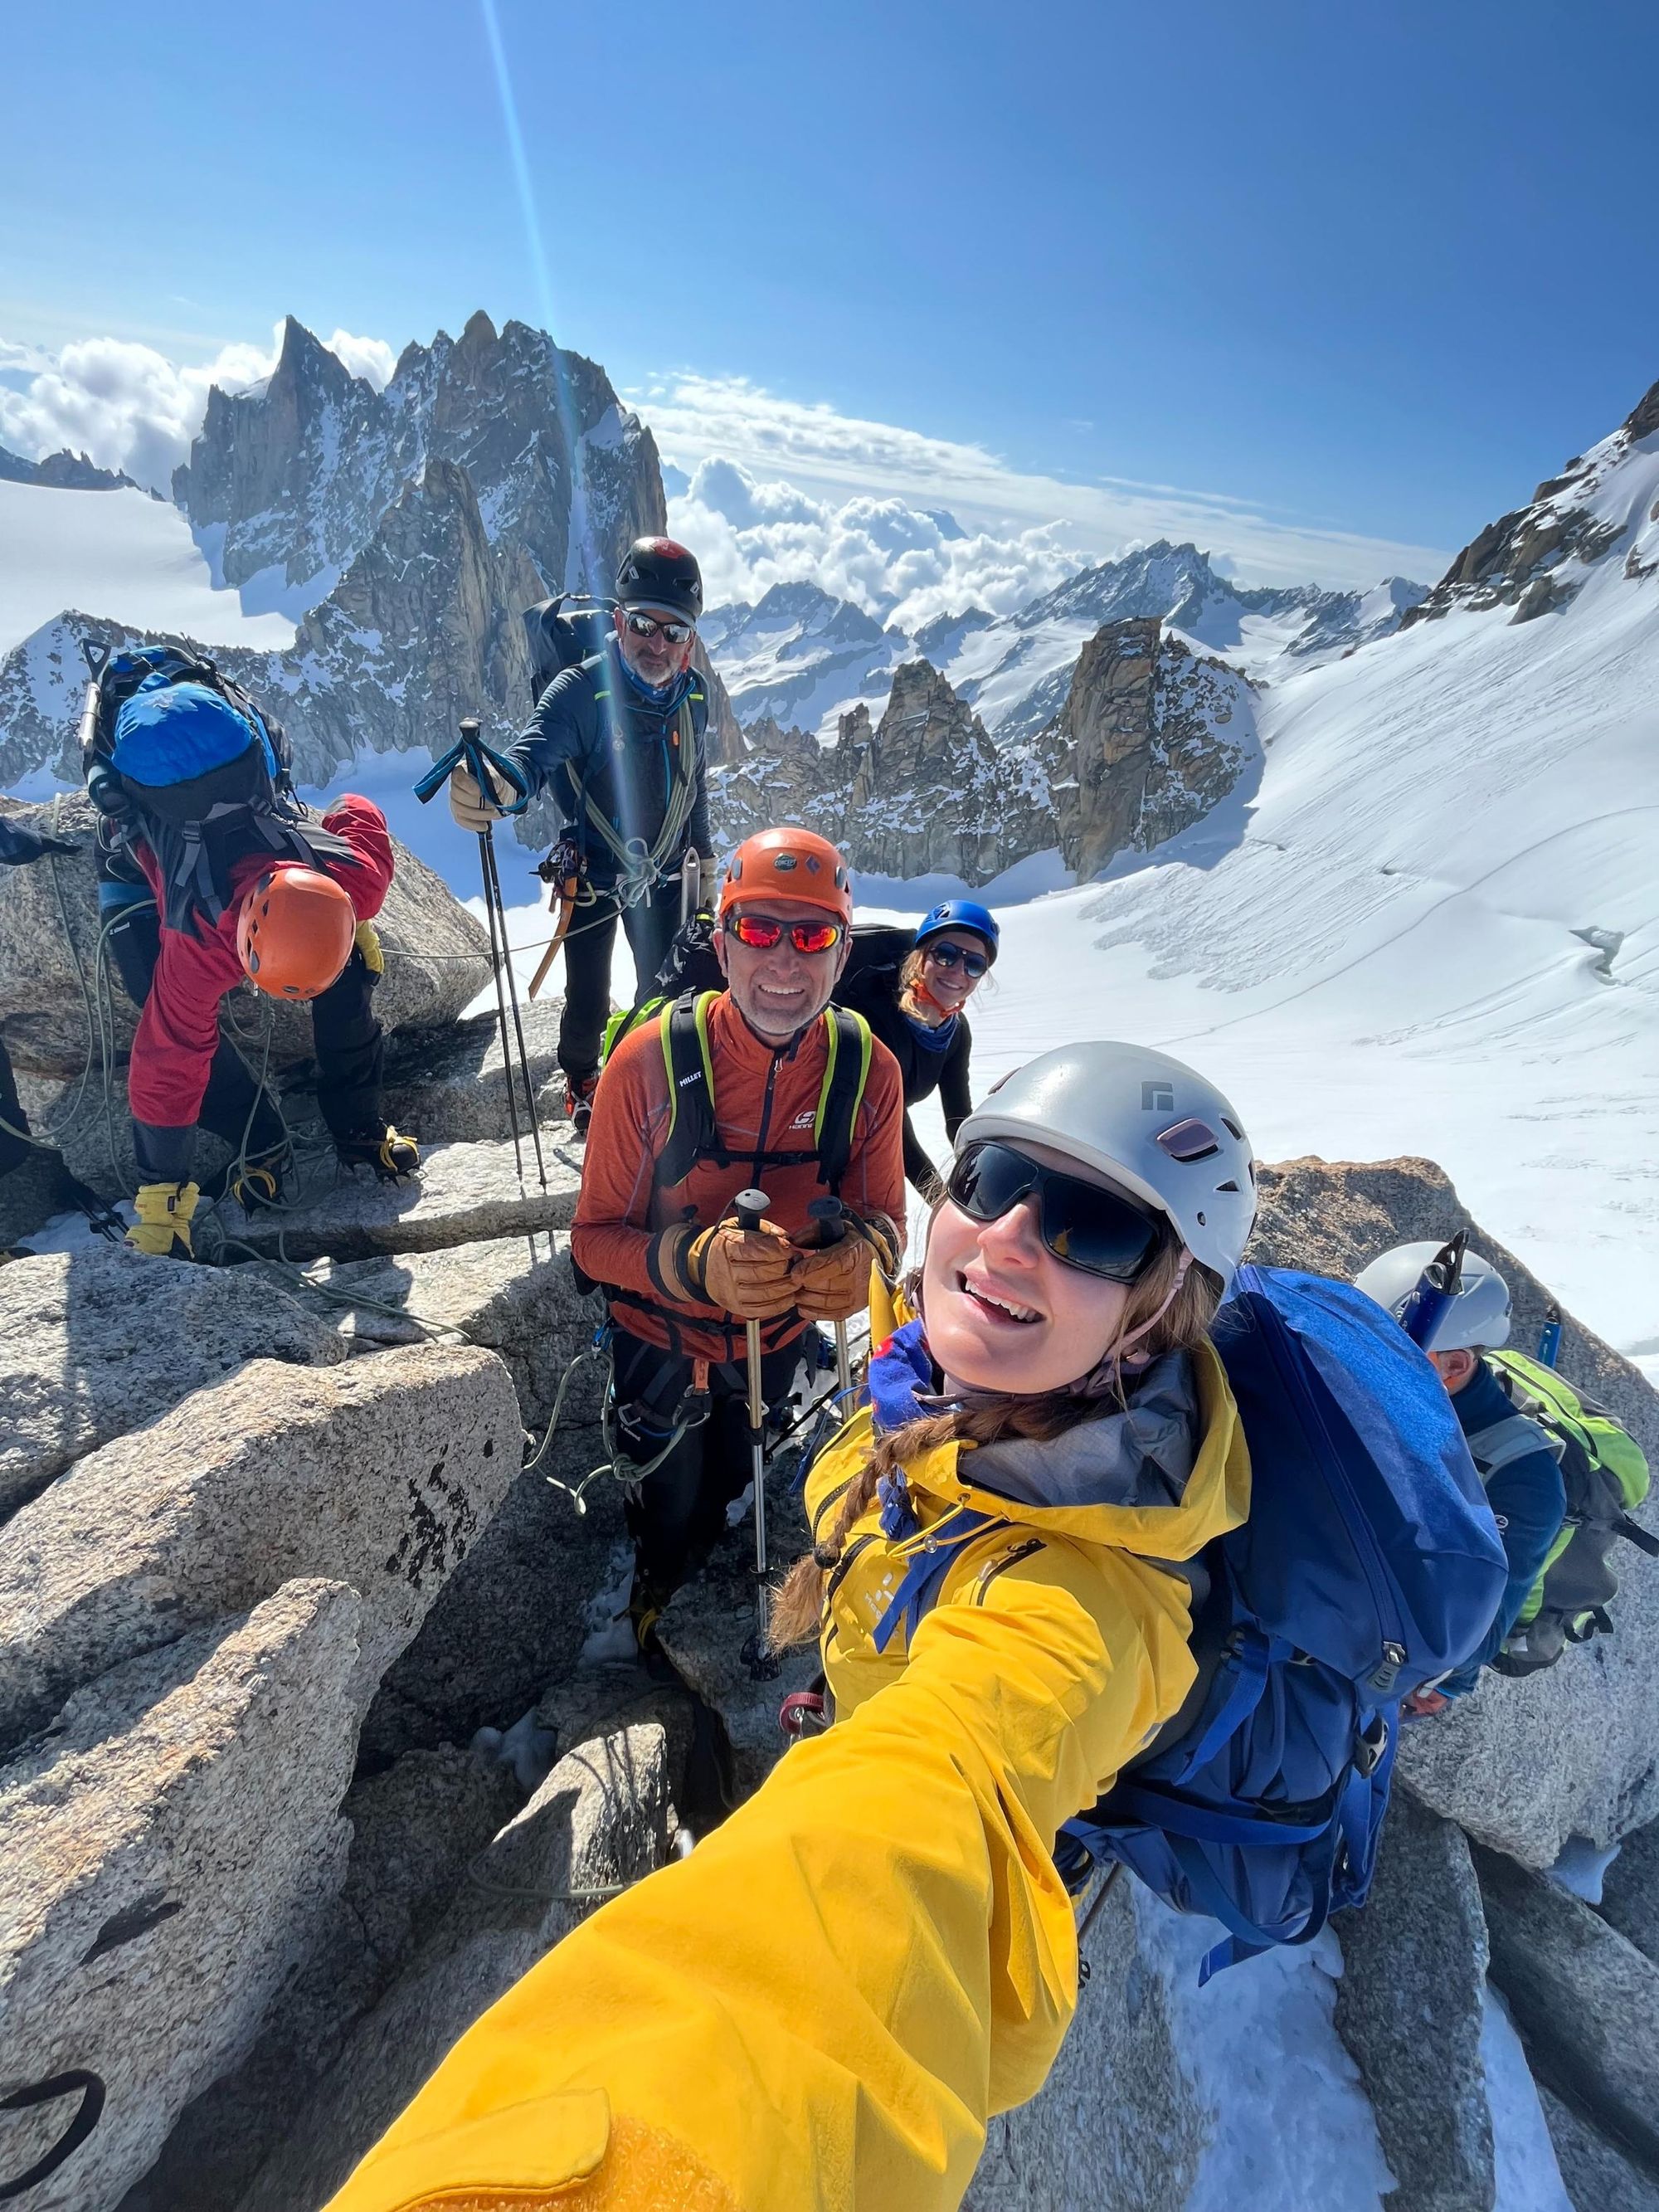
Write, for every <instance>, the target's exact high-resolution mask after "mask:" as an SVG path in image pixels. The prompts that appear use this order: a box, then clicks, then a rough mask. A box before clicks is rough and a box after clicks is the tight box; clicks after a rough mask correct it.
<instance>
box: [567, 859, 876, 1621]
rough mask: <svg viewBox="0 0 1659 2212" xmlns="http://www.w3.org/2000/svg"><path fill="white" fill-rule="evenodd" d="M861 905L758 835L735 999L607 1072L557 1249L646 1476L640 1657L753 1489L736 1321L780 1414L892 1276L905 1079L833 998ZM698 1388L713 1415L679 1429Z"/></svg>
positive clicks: (711, 1000) (825, 872)
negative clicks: (750, 1194)
mask: <svg viewBox="0 0 1659 2212" xmlns="http://www.w3.org/2000/svg"><path fill="white" fill-rule="evenodd" d="M852 914H853V894H852V886H851V882H850V879H849V878H848V871H847V866H846V863H845V862H844V861H843V860H842V857H841V855H840V854H839V853H838V852H836V848H835V847H834V846H833V845H831V844H829V842H828V841H827V840H826V839H824V838H823V837H819V836H815V835H814V834H813V832H812V831H811V830H809V829H793V828H787V829H764V830H762V831H760V832H759V833H758V835H757V836H753V837H750V838H749V839H748V840H746V841H745V842H744V844H742V845H740V846H739V847H738V850H737V852H736V854H734V855H733V856H732V867H731V870H730V872H729V873H728V875H727V878H726V884H725V886H724V889H723V890H722V891H721V895H720V913H719V918H718V919H719V928H718V931H717V935H716V951H717V955H718V957H719V960H720V968H721V971H722V973H723V974H724V975H725V976H726V990H725V991H724V992H723V993H720V994H708V996H707V997H706V998H704V999H702V1000H696V1002H691V1001H689V1000H682V1001H680V1002H679V1006H678V1009H677V1010H674V1011H672V1012H670V1013H666V1014H664V1015H662V1016H661V1017H659V1018H658V1019H656V1020H651V1021H642V1022H641V1023H640V1024H638V1025H637V1026H636V1027H635V1029H633V1030H631V1031H630V1032H629V1034H628V1035H627V1036H625V1037H623V1040H622V1042H620V1043H619V1044H618V1045H617V1048H615V1050H614V1051H613V1053H612V1054H611V1059H610V1060H609V1061H608V1063H607V1064H606V1066H605V1073H604V1074H603V1076H602V1078H601V1079H600V1083H599V1091H598V1093H597V1096H596V1097H595V1100H594V1109H593V1118H592V1124H591V1126H590V1128H589V1132H588V1140H587V1158H586V1164H585V1165H584V1167H583V1170H582V1187H581V1196H580V1200H578V1202H577V1206H576V1218H575V1224H574V1228H573V1230H572V1232H571V1239H570V1249H571V1256H572V1257H573V1259H574V1261H575V1263H576V1265H577V1267H579V1268H580V1269H581V1271H582V1272H583V1273H585V1274H586V1275H588V1276H589V1277H591V1278H592V1280H593V1281H595V1282H597V1283H600V1284H603V1285H604V1286H605V1291H606V1293H607V1296H608V1298H609V1302H610V1307H611V1322H612V1328H613V1351H614V1356H615V1361H616V1369H615V1383H614V1390H615V1401H616V1405H617V1430H618V1432H619V1435H620V1437H621V1440H622V1448H623V1453H624V1455H626V1456H627V1457H628V1458H629V1460H631V1461H632V1462H634V1463H635V1465H637V1466H639V1467H641V1468H649V1470H650V1471H649V1472H648V1473H647V1474H645V1475H644V1476H643V1477H642V1480H641V1483H640V1485H639V1489H638V1493H637V1496H636V1498H635V1501H634V1502H633V1503H632V1504H630V1506H629V1525H630V1528H631V1531H632V1534H633V1536H634V1541H635V1578H634V1591H633V1597H632V1601H631V1604H630V1611H631V1613H632V1615H633V1620H634V1624H635V1632H636V1634H637V1636H638V1638H639V1640H640V1642H641V1646H644V1645H646V1644H648V1643H649V1641H650V1638H651V1634H652V1628H653V1622H654V1620H655V1618H656V1614H657V1613H658V1611H659V1609H660V1607H661V1606H662V1604H663V1603H664V1601H665V1599H666V1598H667V1597H668V1596H669V1595H671V1592H672V1591H673V1590H674V1589H676V1588H677V1587H678V1584H679V1583H681V1582H683V1581H684V1578H685V1576H686V1574H687V1572H688V1571H690V1566H691V1565H692V1564H693V1563H694V1561H695V1559H696V1556H697V1555H698V1553H700V1552H702V1551H703V1550H705V1549H706V1548H707V1547H708V1545H709V1544H710V1543H711V1542H712V1541H713V1540H714V1536H715V1535H716V1534H718V1533H719V1529H720V1521H721V1516H722V1514H723V1512H724V1509H725V1507H726V1504H728V1503H729V1502H730V1500H731V1499H732V1498H735V1497H737V1496H738V1495H739V1494H740V1493H741V1492H742V1489H743V1486H744V1483H745V1482H746V1481H747V1480H748V1479H749V1472H750V1468H749V1458H750V1454H749V1442H748V1427H747V1419H748V1416H747V1408H746V1398H747V1389H748V1383H747V1376H746V1371H745V1368H744V1334H745V1323H746V1322H748V1321H750V1319H754V1320H757V1321H758V1322H760V1324H761V1331H760V1340H761V1346H762V1351H763V1362H762V1386H763V1394H764V1396H765V1398H766V1401H767V1403H768V1405H769V1406H771V1405H776V1404H778V1403H780V1402H781V1401H782V1400H783V1398H784V1397H785V1395H787V1390H788V1387H789V1383H790V1380H791V1378H792V1376H793V1374H794V1370H795V1367H796V1364H797V1362H798V1361H799V1357H800V1348H801V1347H800V1340H801V1336H802V1334H803V1332H804V1331H805V1328H806V1327H807V1325H808V1324H809V1323H810V1322H817V1321H839V1320H844V1319H845V1318H846V1317H847V1316H848V1315H851V1314H854V1313H856V1312H858V1311H859V1310H860V1309H861V1308H862V1307H863V1306H864V1305H865V1304H866V1298H867V1294H868V1285H869V1274H870V1262H871V1259H872V1255H874V1256H875V1257H876V1258H877V1259H878V1260H879V1261H880V1263H881V1265H882V1267H884V1269H885V1270H886V1271H887V1272H889V1273H891V1272H893V1271H894V1270H895V1269H896V1267H897V1264H898V1259H899V1255H900V1252H901V1250H902V1245H903V1238H904V1231H903V1221H904V1161H903V1150H902V1131H903V1121H904V1099H903V1085H902V1079H901V1077H900V1074H899V1070H898V1066H897V1063H896V1061H895V1060H894V1059H893V1056H892V1054H890V1052H889V1051H888V1050H887V1048H886V1047H885V1046H884V1045H882V1044H879V1043H877V1042H874V1040H872V1038H871V1036H870V1035H869V1030H868V1026H867V1024H865V1023H864V1022H863V1021H862V1019H861V1018H860V1017H859V1016H857V1015H852V1014H848V1013H847V1012H844V1011H842V1010H839V1009H831V1008H830V1006H829V999H830V994H831V993H832V992H833V991H834V989H835V987H836V984H837V982H838V981H840V979H841V973H842V969H843V968H844V967H845V965H846V963H847V956H848V950H849V945H850V934H849V933H850V930H851V925H852ZM677 1055H678V1056H677ZM682 1063H684V1066H682ZM860 1077H861V1079H862V1080H861V1082H860V1081H859V1080H858V1079H859V1078H860ZM753 1186H759V1187H761V1188H763V1189H764V1190H765V1191H766V1193H767V1194H768V1196H769V1199H770V1201H771V1204H770V1206H769V1211H768V1214H767V1218H766V1220H765V1222H764V1224H763V1227H762V1229H761V1230H760V1231H759V1232H758V1233H757V1234H745V1233H744V1231H742V1230H740V1229H739V1228H738V1226H737V1224H736V1221H735V1219H734V1218H733V1216H732V1200H733V1199H734V1198H735V1197H736V1195H737V1194H738V1192H739V1191H740V1190H743V1189H744V1188H750V1187H753ZM826 1196H829V1197H836V1198H839V1199H840V1200H842V1207H843V1218H844V1221H845V1225H846V1234H845V1236H844V1237H842V1240H841V1241H840V1242H839V1243H827V1242H825V1241H824V1230H823V1223H822V1221H821V1219H815V1218H814V1217H813V1215H812V1214H811V1212H810V1210H809V1209H810V1208H811V1205H812V1202H813V1201H814V1200H823V1199H824V1198H825V1197H826ZM700 1389H707V1391H708V1418H707V1419H706V1420H702V1421H701V1422H699V1423H697V1424H696V1425H688V1426H682V1421H681V1418H680V1417H681V1415H682V1409H683V1408H684V1406H685V1405H686V1402H687V1393H688V1391H696V1390H700ZM677 1428H678V1429H680V1431H681V1432H680V1433H679V1434H678V1437H677V1436H676V1430H677ZM653 1462H654V1464H653Z"/></svg>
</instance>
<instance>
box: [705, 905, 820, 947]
mask: <svg viewBox="0 0 1659 2212" xmlns="http://www.w3.org/2000/svg"><path fill="white" fill-rule="evenodd" d="M726 929H727V931H728V932H729V933H730V934H731V935H732V936H733V937H735V938H736V939H737V940H738V944H739V945H748V947H749V948H750V951H752V952H769V951H771V950H772V948H773V947H774V945H779V944H781V942H782V941H783V935H784V932H785V931H786V930H787V932H788V933H789V942H790V943H791V944H792V945H793V946H794V948H795V950H796V951H797V952H828V951H829V949H830V947H831V946H832V945H839V944H840V943H841V940H842V935H843V930H842V925H841V923H840V922H838V921H774V920H773V918H772V916H771V915H769V914H740V915H738V918H737V920H736V921H728V922H727V923H726Z"/></svg>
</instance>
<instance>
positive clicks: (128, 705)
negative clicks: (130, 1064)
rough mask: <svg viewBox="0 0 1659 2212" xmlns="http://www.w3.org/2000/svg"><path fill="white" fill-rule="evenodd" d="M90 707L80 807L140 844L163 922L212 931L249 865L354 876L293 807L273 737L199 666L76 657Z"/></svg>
mask: <svg viewBox="0 0 1659 2212" xmlns="http://www.w3.org/2000/svg"><path fill="white" fill-rule="evenodd" d="M82 650H83V652H85V653H86V656H87V665H88V671H89V673H90V674H91V677H92V681H93V690H92V696H91V697H90V699H89V700H88V713H87V717H86V720H84V722H83V724H82V773H83V775H84V776H85V778H86V784H87V793H88V797H89V798H90V799H92V802H93V804H94V805H95V806H96V807H97V808H98V809H99V810H100V812H101V813H103V814H104V815H106V817H109V820H110V822H111V823H112V834H114V835H118V836H122V837H125V838H128V839H131V837H133V836H138V837H142V839H143V842H145V843H146V844H148V845H149V847H150V848H151V849H152V851H153V852H154V853H155V856H156V859H157V860H158V862H159V864H160V867H161V876H162V881H163V890H164V899H163V908H162V919H163V920H164V921H165V922H166V923H167V927H169V928H171V929H180V930H182V929H191V930H193V929H194V928H195V927H196V922H197V917H198V916H199V917H205V919H206V920H207V921H210V922H216V921H217V920H218V919H219V916H220V915H222V913H223V911H224V908H225V906H226V904H227V902H228V897H229V889H230V871H231V869H232V867H233V866H234V864H235V862H236V861H237V860H240V859H241V858H242V857H243V856H244V855H245V854H248V853H255V854H259V855H261V856H262V857H267V858H269V859H270V860H271V861H272V862H273V863H274V862H276V861H278V860H293V861H298V862H300V863H301V864H302V865H305V866H313V867H314V866H319V865H320V864H321V862H322V861H323V860H329V861H331V862H335V863H337V864H339V865H341V866H352V865H355V863H356V854H354V853H353V852H352V850H351V848H350V847H349V845H347V844H346V843H345V842H343V840H342V839H340V838H338V837H336V836H332V835H331V833H329V832H328V831H326V830H324V829H319V828H313V827H311V826H310V825H309V823H307V816H306V810H305V808H304V807H303V806H302V805H301V804H300V803H299V801H298V800H297V799H295V797H294V793H293V787H292V783H291V781H290V775H289V770H290V755H289V744H288V740H287V738H286V737H285V736H284V734H283V728H282V725H281V724H280V723H279V722H277V721H276V720H274V718H273V717H271V716H270V715H269V714H265V713H264V711H263V710H262V709H261V708H258V707H257V706H256V705H255V704H254V702H253V701H252V698H251V697H250V696H248V694H247V692H246V690H243V688H242V686H241V685H240V684H238V683H237V682H235V680H234V678H231V677H229V676H227V675H226V674H225V673H224V671H222V669H220V668H219V667H217V666H216V665H215V664H214V663H213V662H212V661H211V660H210V659H207V658H206V657H205V655H203V654H197V653H189V652H186V651H185V650H183V649H182V648H181V647H178V646H173V645H139V646H126V647H117V648H113V649H110V648H100V647H98V646H97V645H96V644H95V643H94V642H92V641H89V642H88V644H87V645H85V646H83V647H82Z"/></svg>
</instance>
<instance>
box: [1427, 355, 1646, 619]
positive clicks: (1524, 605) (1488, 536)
mask: <svg viewBox="0 0 1659 2212" xmlns="http://www.w3.org/2000/svg"><path fill="white" fill-rule="evenodd" d="M1656 437H1659V384H1655V385H1653V386H1651V387H1650V390H1649V391H1648V392H1646V393H1645V394H1644V397H1643V398H1641V399H1639V400H1638V402H1637V404H1636V405H1635V406H1634V407H1633V408H1632V410H1631V411H1630V413H1629V414H1628V415H1627V416H1626V418H1625V420H1624V422H1622V423H1620V427H1619V428H1618V429H1616V430H1615V431H1614V432H1613V435H1612V436H1611V437H1607V438H1604V439H1602V441H1601V443H1600V444H1599V445H1596V446H1592V447H1591V448H1590V450H1589V453H1584V454H1582V455H1577V456H1575V458H1574V459H1571V460H1570V461H1569V462H1568V463H1567V464H1566V465H1565V467H1564V468H1563V469H1562V470H1561V471H1560V473H1559V475H1557V476H1553V477H1548V478H1547V480H1546V481H1545V482H1544V483H1541V484H1540V485H1539V487H1538V489H1537V490H1536V491H1535V492H1534V494H1533V495H1532V501H1531V503H1530V505H1528V506H1527V507H1516V509H1515V510H1514V511H1513V512H1512V513H1509V514H1504V515H1500V516H1499V518H1498V520H1497V521H1496V522H1490V523H1488V524H1487V525H1486V528H1485V529H1484V530H1483V531H1482V532H1480V535H1479V537H1477V538H1474V540H1473V542H1472V543H1471V544H1468V545H1466V546H1465V547H1464V549H1463V550H1462V552H1461V553H1460V554H1459V555H1458V556H1457V558H1456V560H1455V561H1454V562H1453V563H1452V565H1451V567H1450V568H1449V569H1448V570H1447V571H1446V573H1445V574H1444V575H1443V577H1442V578H1441V580H1440V581H1439V582H1438V583H1437V585H1436V586H1435V587H1434V589H1433V590H1432V591H1431V592H1430V593H1429V594H1428V596H1427V598H1426V599H1424V600H1423V601H1422V602H1421V604H1420V605H1418V606H1415V607H1413V608H1412V609H1410V610H1409V611H1407V615H1406V617H1405V620H1404V622H1403V623H1402V624H1401V628H1402V629H1405V628H1409V627H1410V626H1411V625H1412V624H1413V623H1419V622H1437V621H1438V620H1439V619H1440V618H1441V617H1443V616H1444V615H1447V614H1449V613H1450V612H1451V611H1452V610H1453V609H1454V608H1461V609H1462V610H1464V611H1468V612H1469V613H1480V612H1482V611H1485V610H1486V609H1488V608H1492V607H1500V606H1507V607H1513V608H1514V609H1515V612H1514V614H1513V615H1512V616H1511V617H1510V620H1511V621H1513V622H1517V623H1522V622H1534V621H1535V620H1536V619H1537V618H1538V617H1539V616H1540V615H1546V614H1550V613H1553V612H1555V611H1558V610H1559V609H1560V608H1562V607H1565V606H1568V605H1571V602H1572V600H1573V599H1576V598H1577V595H1578V593H1579V592H1580V591H1582V590H1583V586H1584V583H1585V581H1586V580H1587V578H1588V576H1589V572H1590V571H1591V569H1592V568H1595V566H1596V564H1597V563H1599V562H1602V561H1605V560H1607V558H1609V557H1610V556H1612V555H1613V554H1614V553H1616V552H1617V551H1618V550H1619V549H1620V546H1623V547H1624V548H1625V560H1624V571H1625V574H1626V576H1627V577H1629V578H1631V579H1632V580H1636V581H1640V580H1643V579H1644V578H1646V577H1649V576H1652V575H1654V574H1659V529H1656V525H1659V501H1654V502H1653V503H1652V505H1651V507H1650V506H1649V504H1648V501H1647V499H1646V498H1645V497H1642V498H1638V503H1637V505H1636V507H1634V508H1632V507H1631V505H1630V503H1629V501H1628V498H1627V496H1626V495H1625V492H1626V487H1625V486H1624V485H1623V484H1621V483H1620V470H1621V464H1623V463H1625V462H1626V461H1628V460H1629V459H1631V457H1632V454H1633V453H1635V452H1636V451H1637V449H1638V448H1646V447H1647V441H1650V440H1652V439H1655V438H1656Z"/></svg>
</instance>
